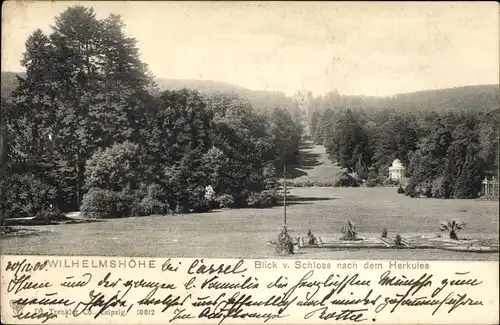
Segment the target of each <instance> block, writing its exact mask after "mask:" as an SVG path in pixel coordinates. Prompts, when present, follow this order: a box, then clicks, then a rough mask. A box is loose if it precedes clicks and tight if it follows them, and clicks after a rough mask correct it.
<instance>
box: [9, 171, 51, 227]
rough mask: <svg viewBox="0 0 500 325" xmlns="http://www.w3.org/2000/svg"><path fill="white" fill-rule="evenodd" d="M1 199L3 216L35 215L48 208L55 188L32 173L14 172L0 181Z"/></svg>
mask: <svg viewBox="0 0 500 325" xmlns="http://www.w3.org/2000/svg"><path fill="white" fill-rule="evenodd" d="M0 187H1V188H2V192H3V193H2V200H0V209H2V210H3V211H4V214H5V218H24V217H33V216H36V214H37V213H39V212H40V211H42V210H45V209H48V208H49V206H50V203H51V202H53V201H54V198H55V197H56V189H55V187H53V186H52V185H49V184H47V183H45V182H44V181H43V180H41V179H40V178H38V177H37V176H36V175H35V174H33V173H22V174H20V173H15V174H12V175H9V176H7V177H5V178H4V179H3V180H2V181H1V182H0Z"/></svg>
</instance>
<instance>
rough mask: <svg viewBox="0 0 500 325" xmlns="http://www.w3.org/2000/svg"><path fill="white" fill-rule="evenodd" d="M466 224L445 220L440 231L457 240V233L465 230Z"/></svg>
mask: <svg viewBox="0 0 500 325" xmlns="http://www.w3.org/2000/svg"><path fill="white" fill-rule="evenodd" d="M465 226H466V224H465V223H464V222H460V221H457V220H445V221H442V222H441V226H440V227H439V230H441V231H447V232H449V233H450V239H453V240H457V239H458V236H457V232H458V231H460V230H462V229H464V228H465Z"/></svg>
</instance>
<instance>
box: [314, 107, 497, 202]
mask: <svg viewBox="0 0 500 325" xmlns="http://www.w3.org/2000/svg"><path fill="white" fill-rule="evenodd" d="M498 122H499V109H498V107H497V108H496V109H490V108H489V107H482V108H474V109H465V110H464V109H454V108H449V109H446V110H444V109H441V110H428V109H418V108H415V109H406V108H405V109H400V108H398V107H395V108H384V109H351V108H349V107H345V106H342V105H338V106H336V107H328V108H326V109H324V110H318V111H316V112H314V113H313V114H312V117H311V119H310V120H309V128H310V130H311V131H312V134H313V138H314V141H315V142H316V143H318V144H323V145H324V146H325V147H326V150H327V152H328V154H329V158H330V159H331V160H332V161H334V162H336V163H338V164H339V165H340V166H341V167H343V168H345V171H346V173H348V174H349V175H352V177H351V180H352V182H351V183H352V185H354V186H357V185H359V184H360V183H361V182H365V183H366V185H368V186H375V185H381V184H388V183H391V181H390V179H388V176H389V167H390V166H391V163H392V161H393V160H395V159H400V160H401V161H402V163H403V164H404V165H405V166H406V168H407V169H406V182H404V184H403V185H405V193H406V194H407V195H410V196H422V195H423V196H427V197H435V198H474V197H477V196H478V193H479V192H480V187H481V181H482V179H484V177H488V178H491V177H496V178H498V156H499V151H498V141H499V135H498Z"/></svg>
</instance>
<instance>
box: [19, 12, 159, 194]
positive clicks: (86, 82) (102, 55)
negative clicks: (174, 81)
mask: <svg viewBox="0 0 500 325" xmlns="http://www.w3.org/2000/svg"><path fill="white" fill-rule="evenodd" d="M123 28H124V25H123V23H122V21H121V19H120V17H119V16H116V15H111V16H109V17H108V18H106V19H103V20H98V19H97V18H96V16H95V13H94V11H93V9H92V8H85V7H82V6H76V7H70V8H68V9H67V10H66V11H64V12H63V13H61V14H60V15H59V16H58V17H56V21H55V25H54V26H53V27H52V32H51V34H50V35H49V36H46V35H44V34H43V33H42V32H41V31H40V30H37V31H35V32H34V33H33V34H32V35H31V36H30V37H29V38H28V41H27V42H26V52H25V53H24V56H23V60H22V65H23V66H24V67H25V68H26V78H24V79H22V80H21V81H20V85H19V87H18V88H17V89H16V91H14V93H13V97H14V102H15V105H16V107H17V108H18V111H19V115H20V116H19V117H20V121H25V122H24V124H26V125H31V131H32V132H31V133H32V135H31V137H32V138H35V139H36V138H40V139H44V138H46V136H47V135H48V134H51V137H52V139H53V146H54V154H55V155H56V156H58V157H59V158H60V160H61V161H63V162H64V163H62V164H61V165H63V166H66V167H65V168H68V166H69V167H70V168H72V169H73V170H72V177H69V178H68V179H67V180H66V181H67V183H68V185H69V184H72V183H74V189H73V192H74V193H75V199H76V203H77V204H78V202H79V201H80V199H81V196H82V191H81V188H82V185H83V179H84V173H85V162H86V160H87V159H88V158H90V157H91V156H92V154H93V153H94V152H95V151H96V150H98V149H102V148H106V147H109V146H110V145H112V144H113V143H115V142H123V141H126V140H130V139H132V138H135V137H137V135H139V134H140V132H141V129H143V126H144V116H145V114H144V103H145V102H147V100H148V96H149V95H148V91H147V90H148V87H149V86H150V85H151V76H150V74H149V72H148V70H147V67H146V66H145V65H144V64H143V63H142V62H141V61H140V59H139V53H138V50H137V48H136V41H135V40H134V39H133V38H130V37H127V36H126V35H125V34H124V32H123ZM17 128H20V126H19V127H17ZM27 152H31V150H27Z"/></svg>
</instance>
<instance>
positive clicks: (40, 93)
mask: <svg viewBox="0 0 500 325" xmlns="http://www.w3.org/2000/svg"><path fill="white" fill-rule="evenodd" d="M499 61H500V56H499V7H498V4H497V3H496V2H478V3H474V2H315V1H311V2H236V1H234V2H233V1H228V2H225V1H223V2H208V1H206V2H205V1H203V2H201V1H200V2H195V1H193V2H175V1H171V2H170V1H151V2H149V1H123V2H122V1H112V2H111V1H110V2H108V1H7V2H4V3H3V7H2V45H1V110H0V222H1V227H0V245H1V254H2V255H43V256H47V255H49V256H103V257H120V256H122V257H124V256H126V257H151V258H166V257H172V258H199V257H204V258H219V259H226V258H241V259H261V260H262V264H258V265H259V267H260V268H266V267H267V266H266V265H267V263H266V262H265V261H266V259H283V260H286V259H308V260H311V261H314V260H320V259H321V260H347V259H349V260H405V261H410V263H409V264H410V266H411V265H413V264H414V265H415V268H418V263H419V262H418V261H498V260H499V254H498V252H499V233H498V229H499V201H498V198H499V196H498V193H499V188H498V169H499V165H498V162H499V117H500V101H499V92H500V87H499ZM259 263H260V262H259ZM255 265H257V264H255ZM270 267H272V266H270ZM497 273H498V269H497ZM13 308H14V307H13ZM61 321H62V318H61Z"/></svg>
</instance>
